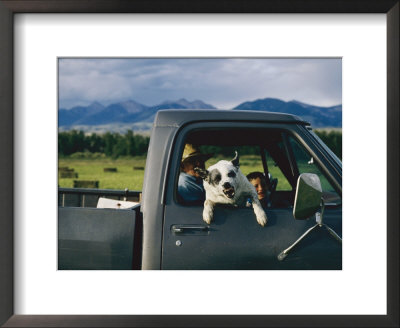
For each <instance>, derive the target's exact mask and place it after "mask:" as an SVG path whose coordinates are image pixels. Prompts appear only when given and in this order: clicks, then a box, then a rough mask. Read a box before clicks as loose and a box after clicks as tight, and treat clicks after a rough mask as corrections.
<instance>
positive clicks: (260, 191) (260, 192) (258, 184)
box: [250, 178, 268, 200]
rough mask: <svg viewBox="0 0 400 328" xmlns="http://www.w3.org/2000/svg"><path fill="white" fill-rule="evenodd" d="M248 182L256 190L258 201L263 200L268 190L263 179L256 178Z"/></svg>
mask: <svg viewBox="0 0 400 328" xmlns="http://www.w3.org/2000/svg"><path fill="white" fill-rule="evenodd" d="M250 182H251V183H252V185H253V186H254V187H255V188H256V191H257V196H258V199H260V200H261V199H263V198H265V195H266V194H267V190H268V186H267V182H266V181H265V179H260V178H256V179H253V180H250Z"/></svg>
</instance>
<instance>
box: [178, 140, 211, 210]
mask: <svg viewBox="0 0 400 328" xmlns="http://www.w3.org/2000/svg"><path fill="white" fill-rule="evenodd" d="M212 156H213V154H203V153H201V152H200V150H199V148H198V147H197V146H195V145H192V144H186V145H185V148H184V150H183V154H182V160H181V173H180V174H179V181H178V195H179V197H180V200H181V201H182V202H184V203H185V204H192V205H194V204H200V203H202V202H204V200H205V190H204V187H203V179H202V178H201V177H200V176H199V174H198V173H197V172H195V170H194V169H195V168H196V167H198V168H201V169H205V162H206V161H207V160H208V159H209V158H211V157H212Z"/></svg>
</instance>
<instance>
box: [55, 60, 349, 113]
mask: <svg viewBox="0 0 400 328" xmlns="http://www.w3.org/2000/svg"><path fill="white" fill-rule="evenodd" d="M58 64H59V66H58V78H59V84H58V87H59V94H58V97H59V98H58V99H59V108H67V109H68V108H72V107H74V106H78V105H80V106H87V105H89V104H91V103H93V102H95V101H97V102H99V103H101V104H103V105H105V106H106V105H109V104H112V103H117V102H121V101H127V100H134V101H136V102H139V103H141V104H144V105H147V106H154V105H158V104H160V103H161V102H164V101H166V100H178V99H181V98H185V99H187V100H188V101H194V100H202V101H204V102H205V103H208V104H211V105H213V106H215V107H217V108H222V109H230V108H233V107H235V106H237V105H239V104H241V103H242V102H245V101H253V100H256V99H263V98H278V99H281V100H284V101H290V100H297V101H300V102H304V103H307V104H310V105H316V106H335V105H338V104H341V103H342V61H341V59H340V58H323V59H322V58H319V59H318V58H298V59H294V58H290V59H289V58H288V59H285V58H276V59H273V58H62V59H59V63H58Z"/></svg>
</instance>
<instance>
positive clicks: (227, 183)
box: [223, 182, 231, 189]
mask: <svg viewBox="0 0 400 328" xmlns="http://www.w3.org/2000/svg"><path fill="white" fill-rule="evenodd" d="M223 187H224V188H225V189H228V188H230V187H231V184H230V183H229V182H225V183H224V184H223Z"/></svg>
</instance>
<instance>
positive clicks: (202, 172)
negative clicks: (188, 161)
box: [194, 167, 210, 180]
mask: <svg viewBox="0 0 400 328" xmlns="http://www.w3.org/2000/svg"><path fill="white" fill-rule="evenodd" d="M194 171H195V172H196V173H198V174H199V175H200V177H201V178H202V179H203V180H208V176H209V175H210V172H208V171H207V170H205V169H201V168H199V167H195V168H194Z"/></svg>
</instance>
